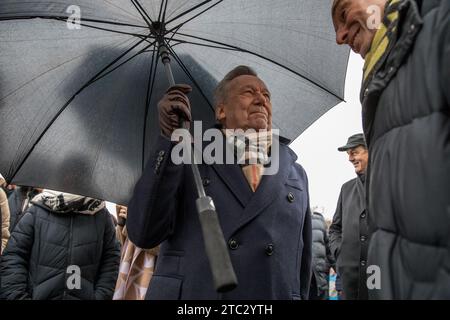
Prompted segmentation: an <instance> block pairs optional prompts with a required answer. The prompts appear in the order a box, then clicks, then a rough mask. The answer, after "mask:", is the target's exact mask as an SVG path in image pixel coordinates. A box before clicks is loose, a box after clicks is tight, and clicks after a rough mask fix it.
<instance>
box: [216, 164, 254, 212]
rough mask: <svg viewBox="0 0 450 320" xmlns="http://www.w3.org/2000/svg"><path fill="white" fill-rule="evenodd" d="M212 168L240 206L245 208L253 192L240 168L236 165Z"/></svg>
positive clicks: (221, 165) (218, 165)
mask: <svg viewBox="0 0 450 320" xmlns="http://www.w3.org/2000/svg"><path fill="white" fill-rule="evenodd" d="M213 168H214V170H215V171H216V172H217V174H218V176H219V177H220V178H221V179H222V181H223V182H224V183H225V184H226V185H227V187H228V189H230V191H231V192H232V193H233V194H234V196H235V197H236V198H237V199H238V200H239V202H240V203H241V205H242V206H243V207H246V206H247V204H248V203H249V201H250V199H251V198H252V196H253V191H252V190H251V189H250V186H249V184H248V182H247V179H246V178H245V176H244V173H243V172H242V169H241V167H240V166H239V165H237V164H213Z"/></svg>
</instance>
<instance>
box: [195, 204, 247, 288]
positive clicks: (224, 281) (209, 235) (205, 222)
mask: <svg viewBox="0 0 450 320" xmlns="http://www.w3.org/2000/svg"><path fill="white" fill-rule="evenodd" d="M196 205H197V211H198V217H199V219H200V225H201V227H202V231H203V240H204V244H205V250H206V255H207V256H208V260H209V264H210V266H211V271H212V276H213V283H214V287H215V289H216V291H217V292H227V291H230V290H233V289H234V288H236V286H237V285H238V282H237V278H236V274H235V273H234V269H233V265H232V263H231V259H230V256H229V254H228V248H227V245H226V243H225V239H224V236H223V233H222V229H221V227H220V223H219V217H218V215H217V212H216V208H215V206H214V202H213V200H212V199H211V198H210V197H208V196H204V197H200V198H198V199H197V200H196Z"/></svg>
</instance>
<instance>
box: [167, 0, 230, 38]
mask: <svg viewBox="0 0 450 320" xmlns="http://www.w3.org/2000/svg"><path fill="white" fill-rule="evenodd" d="M222 1H223V0H219V1H218V2H216V3H214V4H213V5H211V6H209V7H208V8H206V9H204V10H203V11H201V12H199V13H198V14H196V15H195V16H193V17H191V18H189V19H188V20H186V21H184V22H182V23H180V24H179V25H178V26H175V27H174V28H172V29H170V30H169V31H168V32H167V33H169V32H173V35H172V37H173V36H175V35H176V33H177V32H178V31H179V30H180V28H181V27H182V26H184V25H185V24H186V23H188V22H189V21H192V20H193V19H195V18H197V17H198V16H199V15H201V14H203V13H205V12H206V11H208V10H210V9H211V8H213V7H215V6H216V5H218V4H219V3H221V2H222ZM172 20H174V19H172Z"/></svg>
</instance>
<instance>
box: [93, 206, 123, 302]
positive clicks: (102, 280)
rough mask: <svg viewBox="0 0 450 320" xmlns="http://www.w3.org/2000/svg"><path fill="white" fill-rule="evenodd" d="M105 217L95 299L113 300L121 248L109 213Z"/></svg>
mask: <svg viewBox="0 0 450 320" xmlns="http://www.w3.org/2000/svg"><path fill="white" fill-rule="evenodd" d="M104 217H105V223H106V226H105V233H104V236H103V251H102V260H101V264H100V268H99V271H98V276H97V281H96V283H95V299H96V300H111V299H112V297H113V294H114V289H115V286H116V281H117V276H118V274H119V263H120V246H119V242H118V241H117V239H116V230H115V228H114V223H113V220H112V217H111V216H110V214H109V213H106V214H105V215H104Z"/></svg>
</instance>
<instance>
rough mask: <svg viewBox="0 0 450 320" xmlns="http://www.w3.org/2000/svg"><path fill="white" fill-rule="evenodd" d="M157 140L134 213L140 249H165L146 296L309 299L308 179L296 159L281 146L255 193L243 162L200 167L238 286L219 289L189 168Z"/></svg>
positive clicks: (131, 220)
mask: <svg viewBox="0 0 450 320" xmlns="http://www.w3.org/2000/svg"><path fill="white" fill-rule="evenodd" d="M171 149H172V143H171V142H170V141H169V140H167V139H165V138H164V137H159V140H158V141H157V143H156V145H155V148H154V149H153V150H152V151H151V152H152V153H151V156H150V158H149V161H148V163H147V166H146V168H145V170H144V173H143V175H142V177H141V178H140V180H139V181H138V183H137V184H136V187H135V190H134V195H133V197H132V200H131V202H130V203H129V208H128V220H127V229H128V234H129V238H130V239H131V241H132V242H133V243H135V244H136V245H137V246H139V247H142V248H151V247H155V246H157V245H158V244H161V249H160V255H159V257H158V260H157V265H156V269H155V273H154V275H153V277H152V279H151V282H150V285H149V288H148V291H147V296H146V298H147V299H285V300H291V299H294V300H296V299H306V298H307V297H308V289H309V285H310V275H311V241H312V240H311V214H310V209H309V195H308V181H307V177H306V173H305V171H304V170H303V168H302V167H301V166H300V165H299V164H297V163H295V161H296V159H297V157H296V155H295V154H294V152H293V151H292V150H291V149H289V148H288V147H287V146H286V145H283V144H281V145H280V148H279V149H280V160H279V161H280V162H279V170H278V173H277V174H275V175H270V176H269V175H266V176H263V177H262V179H261V182H260V184H259V187H258V188H257V190H256V192H252V190H251V189H250V186H249V184H248V182H247V180H246V178H245V176H244V174H243V173H242V170H241V168H240V166H239V165H237V164H233V165H224V164H212V165H207V164H201V165H199V170H200V174H201V176H202V180H203V184H204V186H205V190H206V194H207V195H209V196H211V197H212V198H213V199H214V202H215V206H216V209H217V212H218V215H219V220H220V224H221V227H222V230H223V234H224V237H225V241H226V242H227V243H228V245H229V253H230V257H231V261H232V264H233V267H234V270H235V272H236V276H237V278H238V282H239V284H238V286H237V287H236V288H235V289H234V290H232V291H230V292H227V293H223V294H219V293H217V292H216V291H215V290H214V286H213V281H212V274H211V271H210V267H209V262H208V258H207V256H206V253H205V248H204V244H203V236H202V232H201V226H200V221H199V219H198V214H197V211H196V206H195V200H196V198H197V195H196V191H195V184H194V178H193V175H192V171H191V168H190V167H189V166H188V165H175V164H173V162H172V161H171V157H170V153H171Z"/></svg>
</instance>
